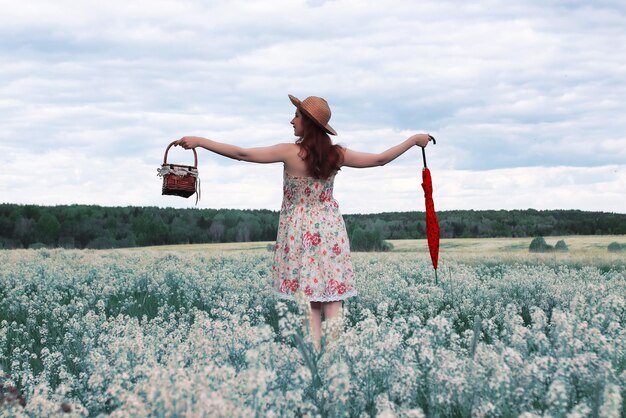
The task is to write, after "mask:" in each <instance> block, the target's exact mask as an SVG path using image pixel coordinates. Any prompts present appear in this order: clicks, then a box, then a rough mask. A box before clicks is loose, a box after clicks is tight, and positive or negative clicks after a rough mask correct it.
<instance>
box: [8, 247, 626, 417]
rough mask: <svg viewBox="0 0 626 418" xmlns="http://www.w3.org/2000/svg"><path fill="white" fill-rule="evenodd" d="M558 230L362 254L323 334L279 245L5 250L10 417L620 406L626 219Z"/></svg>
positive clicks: (625, 403)
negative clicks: (292, 295) (616, 232)
mask: <svg viewBox="0 0 626 418" xmlns="http://www.w3.org/2000/svg"><path fill="white" fill-rule="evenodd" d="M559 239H564V240H565V241H566V243H567V245H568V246H569V251H568V252H566V253H547V254H534V253H533V254H531V253H529V252H528V245H529V244H530V239H529V238H511V239H480V240H477V239H443V240H442V241H441V252H440V264H439V266H440V268H439V280H438V282H437V283H435V281H434V275H433V271H432V266H431V264H430V258H429V256H428V252H427V246H426V241H425V240H415V241H391V242H392V244H393V245H394V249H393V251H391V252H388V253H354V257H353V259H354V267H355V272H356V277H357V289H358V291H359V296H357V297H356V298H353V299H350V300H348V302H347V303H346V304H345V309H344V315H343V317H342V319H341V320H340V321H338V322H336V323H333V324H329V326H328V329H327V330H326V333H325V338H324V340H323V348H322V350H321V351H320V352H317V351H315V350H314V348H313V346H312V344H311V341H310V338H309V332H308V328H307V326H306V323H307V306H306V303H304V302H303V301H302V300H300V301H299V302H281V301H278V300H277V299H276V298H275V296H274V295H273V293H272V287H271V259H272V254H271V252H269V251H267V244H268V243H244V244H210V245H185V246H163V247H150V248H141V249H124V250H101V251H95V250H83V251H79V250H61V249H58V250H48V249H41V250H6V251H0V325H1V327H0V375H1V376H2V377H1V378H0V379H1V380H0V385H1V386H0V416H5V415H6V416H28V417H46V416H59V415H63V416H114V417H125V416H168V417H169V416H198V417H204V416H207V417H208V416H211V417H214V416H241V417H248V416H321V417H331V416H332V417H334V416H350V417H366V416H385V417H391V416H399V417H422V416H428V417H474V416H479V417H501V416H505V417H513V416H515V417H517V416H523V417H547V416H550V417H578V416H580V417H583V416H601V417H623V416H625V414H626V261H625V258H626V254H625V253H623V252H622V253H609V252H608V251H607V250H606V247H607V246H608V244H609V243H611V242H620V243H626V237H625V236H588V237H583V236H580V237H579V236H576V237H574V236H572V237H548V238H546V240H547V242H548V243H549V244H552V245H554V243H556V241H557V240H559ZM10 387H13V388H16V389H17V390H18V391H19V393H20V396H21V398H22V399H23V400H24V401H23V405H20V403H19V400H12V399H14V398H15V395H12V394H11V392H10V391H9V389H8V388H10ZM12 396H13V398H12Z"/></svg>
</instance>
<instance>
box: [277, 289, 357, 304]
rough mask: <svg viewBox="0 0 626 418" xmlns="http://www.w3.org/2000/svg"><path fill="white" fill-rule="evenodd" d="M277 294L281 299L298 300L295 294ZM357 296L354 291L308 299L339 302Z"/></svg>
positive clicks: (310, 300)
mask: <svg viewBox="0 0 626 418" xmlns="http://www.w3.org/2000/svg"><path fill="white" fill-rule="evenodd" d="M275 294H276V296H278V297H279V298H280V299H287V300H296V299H295V297H294V296H293V294H286V293H280V292H275ZM356 295H357V292H356V290H353V291H352V292H347V293H344V294H343V295H337V296H334V297H329V298H317V297H312V298H309V297H308V296H307V298H308V299H309V302H338V301H340V300H345V299H348V298H351V297H353V296H356Z"/></svg>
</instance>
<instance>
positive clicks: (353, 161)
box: [343, 134, 430, 168]
mask: <svg viewBox="0 0 626 418" xmlns="http://www.w3.org/2000/svg"><path fill="white" fill-rule="evenodd" d="M429 140H430V136H429V135H428V134H416V135H413V136H411V137H409V138H408V139H407V140H406V141H404V142H401V143H400V144H398V145H396V146H394V147H391V148H389V149H388V150H386V151H383V152H381V153H379V154H370V153H367V152H358V151H352V150H350V149H346V150H345V152H344V157H343V165H344V166H346V167H355V168H365V167H377V166H380V165H385V164H387V163H388V162H390V161H393V160H395V159H396V158H398V157H399V156H401V155H402V154H404V153H405V152H407V151H408V150H409V149H410V148H412V147H414V146H416V145H417V146H420V147H425V146H426V145H428V141H429Z"/></svg>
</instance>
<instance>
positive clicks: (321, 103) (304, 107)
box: [289, 94, 337, 135]
mask: <svg viewBox="0 0 626 418" xmlns="http://www.w3.org/2000/svg"><path fill="white" fill-rule="evenodd" d="M289 100H291V103H293V104H294V106H295V107H297V108H298V109H299V110H300V112H302V113H304V114H305V115H307V116H308V117H309V119H311V120H312V121H313V122H315V124H316V125H318V126H319V127H320V128H322V129H323V130H325V131H326V132H328V133H329V134H331V135H337V132H335V130H334V129H333V128H332V127H331V126H330V125H329V124H328V121H329V120H330V107H329V106H328V102H326V100H324V99H322V98H321V97H316V96H309V97H307V98H306V99H304V100H302V101H300V99H298V98H297V97H295V96H292V95H291V94H290V95H289Z"/></svg>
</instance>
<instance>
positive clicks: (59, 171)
mask: <svg viewBox="0 0 626 418" xmlns="http://www.w3.org/2000/svg"><path fill="white" fill-rule="evenodd" d="M0 10H2V13H0V63H1V65H0V155H2V157H3V158H2V159H3V167H2V169H1V170H0V202H4V203H24V204H43V205H57V204H72V203H81V204H98V205H106V206H127V205H135V206H137V205H138V206H161V207H166V206H171V207H194V202H195V199H182V198H179V197H171V196H162V195H161V194H160V187H161V183H160V179H159V178H158V177H157V176H156V169H157V167H158V166H159V165H160V164H161V162H162V159H163V153H164V151H165V147H166V146H167V144H168V143H169V142H171V141H172V140H175V139H178V138H180V137H181V136H184V135H201V136H206V137H210V138H213V139H216V140H220V141H225V142H231V143H235V144H238V145H241V146H263V145H271V144H274V143H277V142H291V141H293V140H294V139H295V138H294V137H293V130H292V129H291V126H290V125H289V121H290V120H291V118H292V116H293V112H294V108H293V106H292V105H291V103H290V102H289V100H288V98H287V94H288V93H291V94H294V95H296V96H298V97H300V98H301V99H304V98H305V97H306V96H309V95H317V96H322V97H325V98H326V99H327V100H328V102H329V103H330V105H331V108H332V111H333V116H332V119H331V125H332V126H333V127H334V128H335V129H336V130H337V131H338V133H339V136H338V137H337V138H336V141H337V142H338V143H340V144H342V145H345V146H347V147H348V148H353V149H356V150H360V151H368V152H379V151H382V150H384V149H386V148H388V147H390V146H393V145H395V144H397V143H399V142H401V141H403V140H404V139H405V138H406V137H408V136H409V135H410V134H412V133H415V132H430V133H431V134H433V135H434V136H435V137H436V138H437V140H438V142H437V145H434V146H433V145H431V146H429V147H428V148H427V150H426V154H427V158H428V165H429V167H430V168H431V171H432V175H433V182H434V186H435V207H436V208H437V209H438V210H452V209H525V208H535V209H582V210H600V211H610V212H620V213H624V212H626V117H625V116H626V110H625V107H626V106H625V105H626V29H624V28H626V3H624V2H623V1H621V0H614V1H611V0H596V1H593V2H592V1H578V0H572V1H558V0H552V1H551V0H536V1H535V0H528V1H521V2H509V1H497V0H494V1H492V0H476V1H472V2H467V1H460V0H459V1H414V0H385V1H369V0H334V1H323V0H309V1H299V0H298V1H295V0H294V1H291V0H286V1H278V0H270V1H255V0H251V1H239V0H225V1H201V0H191V1H180V0H176V1H162V0H123V1H122V0H109V1H106V2H103V1H91V0H67V1H63V0H29V1H22V2H15V1H9V0H0ZM191 160H192V158H191V152H190V151H184V150H182V149H180V148H178V149H176V150H175V151H173V152H171V153H170V155H169V162H175V163H188V162H190V161H191ZM199 160H200V162H199V171H200V177H201V184H202V199H201V201H200V202H199V204H198V207H199V208H268V209H272V210H277V209H279V207H280V200H281V193H282V187H281V181H282V165H280V164H273V165H256V164H251V163H244V162H237V161H231V160H227V159H225V158H223V157H219V156H217V155H214V154H211V153H209V152H207V151H204V150H202V151H200V152H199ZM421 168H422V157H421V152H420V150H419V149H417V148H416V149H413V150H410V151H409V152H407V153H406V154H405V155H404V156H402V157H401V158H399V159H398V160H396V161H394V162H392V163H390V164H388V165H386V166H384V167H377V168H372V169H365V170H357V169H350V168H345V169H343V170H342V172H341V173H340V175H339V176H338V177H337V180H336V183H335V197H336V198H337V200H338V201H339V202H340V206H341V209H342V211H343V212H344V213H373V212H384V211H404V210H423V209H424V204H423V198H422V197H423V196H422V192H421V187H420V178H421Z"/></svg>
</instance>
